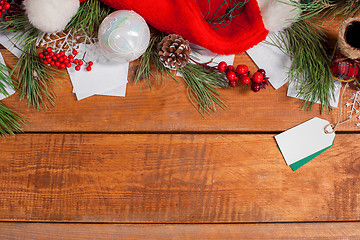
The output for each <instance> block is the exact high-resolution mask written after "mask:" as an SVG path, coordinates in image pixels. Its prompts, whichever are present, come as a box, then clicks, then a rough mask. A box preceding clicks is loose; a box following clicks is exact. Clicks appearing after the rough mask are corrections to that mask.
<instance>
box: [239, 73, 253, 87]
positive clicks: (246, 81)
mask: <svg viewBox="0 0 360 240" xmlns="http://www.w3.org/2000/svg"><path fill="white" fill-rule="evenodd" d="M240 82H241V84H242V85H248V84H250V82H251V80H250V78H249V77H248V76H246V75H243V76H242V77H241V79H240Z"/></svg>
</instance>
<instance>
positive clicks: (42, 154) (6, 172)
mask: <svg viewBox="0 0 360 240" xmlns="http://www.w3.org/2000/svg"><path fill="white" fill-rule="evenodd" d="M359 140H360V136H359V135H357V134H340V135H338V136H337V139H336V141H335V145H334V146H333V147H332V148H331V149H329V150H328V151H326V152H325V153H323V154H322V155H321V156H319V157H318V158H316V159H315V160H313V161H311V162H310V163H308V164H307V165H306V166H304V167H303V168H301V169H299V170H298V171H296V172H293V171H292V170H291V169H290V168H289V167H288V166H287V165H286V164H285V162H284V160H283V159H282V156H281V154H280V152H279V151H278V150H277V148H276V146H275V145H276V143H275V140H274V138H273V135H272V134H266V135H264V134H115V135H112V134H24V135H19V136H17V137H9V138H7V139H6V140H5V141H1V142H0V148H1V149H2V154H1V162H0V170H1V175H0V191H1V193H2V194H1V195H0V219H2V220H7V221H11V220H17V221H28V220H31V221H70V222H121V223H128V222H137V223H140V222H143V223H214V222H218V223H222V222H227V223H233V222H284V221H286V222H298V221H343V220H351V221H353V220H359V215H360V209H359V207H358V199H359V197H360V192H359V188H358V185H359V181H360V179H359V166H360V165H359V160H360V156H359V155H358V154H357V151H356V148H357V146H358V142H359Z"/></svg>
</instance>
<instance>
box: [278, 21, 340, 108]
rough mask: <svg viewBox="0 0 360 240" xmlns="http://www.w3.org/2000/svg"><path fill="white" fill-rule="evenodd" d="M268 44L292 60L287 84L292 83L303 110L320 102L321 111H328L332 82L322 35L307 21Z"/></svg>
mask: <svg viewBox="0 0 360 240" xmlns="http://www.w3.org/2000/svg"><path fill="white" fill-rule="evenodd" d="M272 41H273V42H274V44H275V45H277V46H278V47H279V48H282V49H285V51H286V52H287V53H288V54H289V55H290V57H291V58H292V64H291V67H290V69H289V72H288V75H289V81H290V82H291V81H294V82H296V84H297V88H298V90H299V93H298V96H299V97H301V98H303V99H305V104H304V106H303V108H311V107H312V106H313V104H314V103H315V102H317V101H320V103H321V110H323V109H324V108H325V109H328V110H330V109H331V106H330V100H331V98H332V97H333V92H334V81H333V79H332V77H331V73H330V68H329V63H330V59H329V57H328V55H327V52H326V47H325V36H324V34H323V32H322V31H321V30H320V29H319V28H318V27H317V26H316V25H315V24H313V23H311V21H309V20H299V21H298V22H295V23H293V25H292V26H291V27H289V28H288V29H286V30H285V31H283V32H280V33H279V36H278V37H277V36H276V35H272Z"/></svg>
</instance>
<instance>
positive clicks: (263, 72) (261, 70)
mask: <svg viewBox="0 0 360 240" xmlns="http://www.w3.org/2000/svg"><path fill="white" fill-rule="evenodd" d="M257 71H258V72H259V73H261V74H262V75H263V76H265V73H266V72H265V70H264V69H259V70H257Z"/></svg>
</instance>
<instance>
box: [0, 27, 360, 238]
mask: <svg viewBox="0 0 360 240" xmlns="http://www.w3.org/2000/svg"><path fill="white" fill-rule="evenodd" d="M334 34H335V35H336V31H333V32H331V31H330V32H329V36H330V37H329V39H334ZM2 52H3V53H4V54H5V58H6V60H7V63H8V64H9V65H10V66H11V65H13V64H14V61H15V59H14V57H13V56H12V55H11V54H10V53H8V52H7V51H5V50H2ZM239 63H245V64H248V65H249V66H250V70H251V71H254V70H256V66H255V64H254V63H252V61H251V60H250V58H249V57H248V56H247V55H246V54H245V53H242V54H239V55H237V57H236V61H235V64H239ZM133 71H134V65H132V67H131V68H130V75H131V76H132V74H133ZM59 80H60V84H59V86H58V87H55V92H56V95H57V101H56V106H55V107H51V108H49V109H47V110H46V111H36V110H34V109H32V108H28V107H27V103H26V101H19V96H18V94H15V95H13V96H11V97H9V98H7V99H5V100H3V101H2V103H3V104H5V105H6V106H8V107H11V108H12V109H14V110H16V111H18V112H20V113H21V114H23V115H25V116H26V117H27V120H28V121H29V123H28V124H27V125H26V126H25V127H24V130H25V133H23V134H19V135H18V136H16V137H7V138H5V139H0V149H1V155H0V173H1V174H0V191H1V194H0V239H22V238H23V239H72V238H75V239H77V238H85V239H113V238H118V239H136V238H138V239H227V238H232V239H270V238H276V239H296V238H300V237H303V238H313V239H318V238H345V239H346V238H348V239H355V238H359V236H360V230H359V222H358V221H359V220H360V207H359V206H360V200H359V198H360V189H359V182H360V179H359V176H360V174H359V173H360V155H359V154H358V149H357V147H358V145H359V141H360V137H359V128H356V127H355V123H354V122H352V123H348V124H345V125H342V126H340V129H339V132H338V133H337V136H336V140H335V144H334V146H333V147H331V148H330V149H329V150H327V151H326V152H325V153H323V154H321V155H320V156H319V157H317V158H316V159H314V160H312V161H311V162H310V163H308V164H307V165H305V166H304V167H302V168H301V169H299V170H298V171H296V172H293V171H292V170H291V169H290V168H289V167H288V166H287V165H286V164H285V161H284V160H283V158H282V156H281V154H280V152H279V151H278V149H277V148H276V143H275V140H274V135H276V134H277V133H279V132H281V131H284V130H287V129H289V128H291V127H293V126H295V125H298V124H300V123H302V122H304V121H306V120H308V119H310V118H312V117H315V116H317V117H322V118H325V119H327V120H329V121H331V122H334V121H335V120H336V119H337V117H338V114H339V110H338V109H334V110H333V111H332V112H331V113H327V114H324V115H320V113H319V107H318V106H315V107H314V108H313V110H312V111H304V110H301V109H299V107H300V106H301V104H302V103H301V101H299V100H296V99H294V98H290V97H286V90H287V87H282V88H281V89H279V90H277V91H275V90H274V89H273V88H271V87H269V88H268V89H266V90H262V91H260V92H259V93H253V92H252V91H251V90H250V89H249V88H245V87H237V88H234V89H227V90H223V91H221V93H222V94H223V95H224V96H225V98H226V99H228V105H229V108H228V109H227V110H226V111H223V110H218V111H217V112H215V113H213V114H212V116H208V117H207V118H206V119H204V118H202V116H201V115H200V114H199V113H198V112H197V111H196V110H195V109H194V108H193V106H192V105H191V103H190V102H189V101H188V98H187V94H186V88H185V86H184V84H182V83H180V84H178V83H176V82H174V81H166V82H165V83H164V84H161V83H156V82H154V83H153V91H152V92H150V91H149V90H148V89H147V88H146V87H145V85H144V86H143V87H142V88H141V89H140V88H139V86H136V85H134V83H133V82H130V83H129V85H128V90H127V96H126V98H117V97H104V96H94V97H90V98H88V99H84V100H82V101H76V98H75V95H74V94H72V93H71V91H72V86H71V83H70V80H69V79H68V78H67V77H66V76H64V77H62V78H59ZM349 94H350V91H349V92H348V93H347V95H346V96H344V99H345V98H348V95H349ZM345 111H346V109H343V112H344V113H345ZM214 223H215V224H214Z"/></svg>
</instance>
